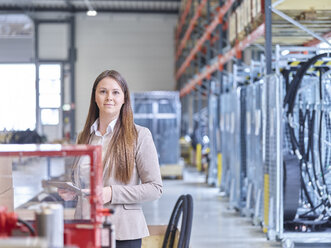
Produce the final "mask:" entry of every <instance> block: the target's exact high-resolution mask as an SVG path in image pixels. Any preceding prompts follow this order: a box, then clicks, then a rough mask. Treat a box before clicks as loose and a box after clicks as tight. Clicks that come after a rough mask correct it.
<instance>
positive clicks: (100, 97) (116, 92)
mask: <svg viewBox="0 0 331 248" xmlns="http://www.w3.org/2000/svg"><path fill="white" fill-rule="evenodd" d="M95 102H96V104H97V105H98V107H99V114H100V116H102V115H105V116H107V115H108V116H110V117H111V118H112V119H115V118H117V117H118V116H119V114H120V111H121V107H122V105H123V104H124V92H123V91H122V89H121V87H120V85H119V84H118V83H117V82H116V80H115V79H113V78H111V77H105V78H104V79H102V80H101V81H100V82H99V84H98V86H97V88H96V91H95Z"/></svg>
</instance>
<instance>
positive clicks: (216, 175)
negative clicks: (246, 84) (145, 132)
mask: <svg viewBox="0 0 331 248" xmlns="http://www.w3.org/2000/svg"><path fill="white" fill-rule="evenodd" d="M244 2H245V0H242V1H240V0H239V1H236V0H220V1H212V0H199V1H194V0H188V1H186V4H185V6H184V7H183V11H182V15H180V22H179V24H178V28H177V30H176V80H177V89H178V90H180V97H181V101H182V102H183V103H185V104H183V106H185V107H184V108H183V113H185V112H189V109H188V108H189V103H192V102H193V104H192V105H193V113H195V117H196V116H197V115H198V118H196V119H198V125H201V123H203V124H204V122H206V123H209V126H208V127H209V128H208V136H209V137H210V143H209V147H210V156H209V157H210V162H209V168H208V171H207V178H208V183H209V184H210V185H217V186H220V187H221V191H222V188H223V187H224V192H225V194H227V195H229V196H230V206H231V205H232V206H233V207H235V208H238V209H239V210H240V211H241V210H243V209H242V208H243V207H244V212H242V213H243V214H246V215H249V214H251V213H252V209H251V206H250V205H249V204H246V205H244V204H242V203H243V202H240V200H239V201H238V199H235V200H234V201H231V197H232V196H233V195H240V194H237V193H238V192H237V191H238V190H239V188H238V187H242V186H243V185H240V184H238V182H231V180H228V179H229V175H231V173H234V172H233V171H234V170H235V169H233V168H227V167H228V164H224V165H222V162H221V161H222V160H223V161H224V162H225V163H227V162H226V161H229V160H231V158H228V157H227V156H226V152H229V151H228V150H227V151H225V150H221V147H222V145H221V144H222V143H224V139H227V140H229V139H234V138H233V134H231V129H232V128H231V126H232V125H234V123H235V121H232V117H231V113H234V110H232V109H231V107H233V105H234V104H238V101H233V98H234V97H233V96H232V97H231V94H228V93H227V92H228V91H232V93H234V92H235V89H236V87H237V86H239V85H233V83H232V82H233V80H234V79H233V77H234V76H232V75H231V72H233V71H231V70H234V69H233V68H235V67H236V66H237V67H241V66H244V64H243V51H244V50H245V49H246V48H247V47H249V46H251V47H252V46H253V45H254V46H256V47H257V49H256V50H258V49H260V51H263V52H264V54H262V56H261V57H262V60H261V61H262V62H260V63H261V64H260V66H261V67H262V69H261V73H260V74H262V75H264V84H263V85H262V84H261V87H260V90H261V92H263V93H262V94H261V95H262V99H260V100H261V104H262V105H264V106H263V109H262V112H263V113H262V116H265V119H264V120H262V122H264V124H263V125H264V126H263V128H262V127H261V129H263V133H264V135H263V136H264V137H262V139H263V142H264V152H263V153H264V154H263V156H264V157H263V159H264V162H267V164H265V165H264V166H263V174H264V175H262V176H263V179H261V180H262V182H263V186H264V187H263V192H262V193H261V192H260V197H259V199H257V200H258V201H263V206H264V207H263V209H261V208H255V209H253V212H257V213H258V214H256V213H255V214H254V218H257V219H259V218H262V220H257V219H255V220H253V221H254V222H256V223H255V224H259V223H257V222H258V221H262V224H263V227H264V228H263V231H264V232H266V233H267V236H268V238H269V239H282V238H284V237H285V236H283V231H282V221H281V213H278V214H276V215H272V212H274V211H276V212H277V211H279V209H277V206H278V205H279V204H280V203H282V199H281V197H282V196H281V195H280V193H279V192H278V191H277V190H279V187H278V186H279V185H278V184H279V183H280V182H281V179H279V178H278V179H277V177H279V176H281V173H279V172H276V171H275V169H277V168H281V165H282V163H283V161H282V157H281V156H280V155H279V156H277V157H275V158H274V157H273V156H272V154H271V153H273V152H276V153H277V154H280V153H281V149H282V147H281V141H280V140H281V137H282V128H281V124H280V123H281V119H280V116H281V111H282V110H281V108H282V107H281V104H280V102H281V101H282V99H281V97H282V95H281V92H280V86H279V84H280V83H279V82H280V79H279V75H278V74H279V71H277V65H273V63H275V62H274V61H275V56H273V44H278V43H280V44H281V45H285V44H286V45H304V46H313V45H316V44H317V41H318V42H325V43H326V44H329V45H330V43H328V41H327V38H329V37H331V32H330V31H331V30H330V27H331V18H330V16H329V17H326V16H323V6H326V7H325V9H327V8H328V4H327V1H325V0H322V1H318V2H314V3H312V2H309V1H304V0H303V1H301V2H300V4H299V5H298V3H295V1H288V0H257V1H255V0H253V1H251V3H252V2H255V3H257V2H259V3H261V13H260V14H261V15H260V17H261V18H260V21H258V22H255V23H254V25H252V28H251V31H249V30H250V29H249V28H248V31H247V30H245V32H246V33H245V36H244V37H238V36H237V39H236V40H235V41H232V43H231V41H229V34H228V32H227V30H228V27H229V26H230V15H231V13H234V12H236V11H237V9H238V7H242V8H244V6H240V4H242V5H244V4H243V3H244ZM215 4H217V5H218V6H215ZM307 4H316V6H318V7H317V8H318V9H319V10H318V11H315V12H314V11H311V12H309V11H308V12H309V13H308V12H304V13H303V15H309V14H313V15H315V16H314V18H315V22H314V21H311V20H309V18H308V19H303V21H302V22H303V23H304V24H305V25H302V24H301V23H300V21H297V20H301V19H300V18H301V17H300V16H297V15H298V14H300V15H301V14H302V13H299V12H298V10H297V7H298V6H302V5H305V6H308V5H307ZM286 8H288V9H289V10H287V9H286ZM236 14H237V13H236ZM251 17H252V16H251ZM251 21H252V20H251ZM272 23H273V25H272ZM288 23H290V24H291V25H292V26H291V27H289V26H288ZM316 23H318V24H319V25H315V24H316ZM284 26H286V28H284ZM307 27H308V28H307ZM316 27H319V28H316ZM311 29H312V30H311ZM292 33H293V34H292ZM291 34H292V35H293V36H292V37H290V38H291V39H292V40H290V39H284V40H285V41H284V42H283V43H282V38H287V37H286V36H289V35H291ZM296 36H297V37H298V38H296ZM272 39H274V42H273V40H272ZM261 44H264V47H262V46H261ZM330 46H331V45H330ZM233 64H235V66H232V65H233ZM275 67H276V74H275V73H273V71H274V69H273V68H275ZM277 73H278V74H277ZM250 81H251V83H252V82H253V80H252V78H250ZM275 92H278V93H279V94H276V95H275ZM221 95H222V97H221ZM215 98H216V99H218V100H216V101H215ZM239 98H240V97H239ZM229 101H230V102H231V103H233V105H231V106H230V107H229V106H224V102H227V103H228V102H229ZM215 102H217V103H215ZM239 104H240V101H239ZM227 105H228V104H227ZM205 107H207V109H208V115H207V117H206V116H204V118H203V117H202V116H201V115H200V114H199V113H201V112H202V111H201V110H202V109H205ZM276 109H280V110H279V111H278V112H277V111H276ZM260 111H261V110H260ZM271 112H273V113H274V114H275V116H273V117H272V118H271V117H268V116H269V115H270V113H271ZM220 114H221V115H224V116H223V117H224V118H220ZM261 118H262V117H261ZM187 119H188V118H186V120H184V119H183V121H188V122H189V121H190V120H187ZM232 122H233V123H232ZM189 124H191V123H185V126H190V125H189ZM236 125H238V124H236ZM241 125H246V123H243V124H241ZM191 126H192V125H191ZM271 127H272V128H273V129H274V132H275V133H274V134H273V136H271V135H269V136H268V130H267V128H269V129H270V128H271ZM236 128H237V127H236ZM189 130H190V129H187V128H186V129H185V130H183V131H186V132H187V131H189ZM236 130H239V129H236ZM198 132H201V130H199V129H198ZM221 132H222V134H224V133H225V134H226V137H225V136H222V137H220V133H221ZM185 134H187V133H182V135H185ZM231 135H232V136H231ZM242 135H243V133H242ZM198 136H199V138H200V142H202V138H203V137H202V136H203V135H202V132H201V133H200V134H198ZM214 137H216V138H214ZM276 137H277V138H276ZM232 143H233V142H232V141H230V140H229V142H228V144H229V146H231V147H233V144H232ZM234 143H235V142H234ZM223 147H224V146H223ZM229 149H231V148H229ZM240 149H241V150H244V151H245V147H240ZM196 153H197V154H198V155H197V158H198V159H200V158H201V143H200V144H198V145H197V149H196ZM199 153H200V154H199ZM222 153H223V155H222ZM222 156H223V159H220V158H222ZM267 160H268V161H267ZM236 163H239V162H238V161H236ZM241 163H246V162H245V161H242V162H241ZM196 164H197V165H198V166H197V168H198V170H201V165H200V164H199V161H196ZM241 166H243V168H245V164H242V165H241ZM231 170H232V172H231ZM222 174H223V175H222ZM233 185H236V186H235V187H234V186H233ZM248 186H249V185H248ZM231 191H233V192H236V193H231ZM277 192H278V193H277ZM247 195H248V194H247ZM240 197H242V195H241V196H240ZM277 197H278V198H277ZM275 216H276V217H275ZM279 221H280V222H281V223H278V222H279Z"/></svg>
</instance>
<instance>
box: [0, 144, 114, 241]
mask: <svg viewBox="0 0 331 248" xmlns="http://www.w3.org/2000/svg"><path fill="white" fill-rule="evenodd" d="M0 172H1V173H0V182H1V183H0V187H1V191H0V193H1V194H0V206H1V207H0V246H3V245H1V244H6V245H4V246H6V247H14V246H10V245H9V241H11V243H15V242H20V243H22V242H25V241H26V242H27V243H25V245H27V244H28V243H29V242H30V243H31V239H29V238H28V237H27V236H34V237H35V236H38V237H40V239H41V240H43V242H44V243H42V242H41V244H44V245H45V244H46V246H43V245H40V246H38V247H67V246H68V247H69V246H70V247H115V240H114V238H113V234H114V232H113V230H112V226H111V224H110V222H109V218H108V217H107V216H110V215H111V213H110V212H111V211H110V210H109V209H103V204H102V187H103V184H102V165H101V147H100V146H90V145H62V146H61V145H48V144H43V145H34V144H31V145H0ZM60 189H61V190H62V191H63V190H66V191H65V193H67V194H69V196H70V197H69V198H66V197H64V196H63V195H62V197H60V196H59V192H60ZM62 198H64V199H66V200H63V199H62ZM17 236H24V238H22V237H20V238H19V239H18V238H17ZM18 240H19V241H18ZM22 240H23V241H22ZM24 240H25V241H24ZM45 242H46V243H45ZM59 242H60V243H59ZM30 243H29V244H30ZM29 247H30V246H29ZM31 247H37V246H33V245H31Z"/></svg>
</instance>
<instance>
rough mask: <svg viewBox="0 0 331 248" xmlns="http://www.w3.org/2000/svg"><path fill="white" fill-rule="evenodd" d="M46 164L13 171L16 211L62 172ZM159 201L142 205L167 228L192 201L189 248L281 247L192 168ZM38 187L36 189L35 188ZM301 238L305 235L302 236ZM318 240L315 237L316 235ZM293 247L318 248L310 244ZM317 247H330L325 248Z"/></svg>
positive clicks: (168, 185)
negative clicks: (187, 197) (183, 199)
mask: <svg viewBox="0 0 331 248" xmlns="http://www.w3.org/2000/svg"><path fill="white" fill-rule="evenodd" d="M46 162H47V161H46V160H45V159H41V160H38V159H37V160H35V159H32V160H29V162H28V163H27V164H26V165H19V166H16V168H14V169H13V178H14V180H13V181H14V186H15V207H17V206H20V205H21V204H22V203H24V202H26V201H27V200H29V199H30V198H32V197H33V196H35V195H36V194H38V193H39V192H40V190H41V185H40V181H41V180H42V179H47V178H48V177H49V176H58V175H60V174H62V173H63V172H64V165H63V161H62V160H61V159H54V160H52V164H53V163H54V164H55V165H56V166H55V168H52V170H51V175H49V171H47V169H46V168H47V163H46ZM163 183H164V187H163V192H164V193H163V196H162V197H161V199H159V200H157V201H154V202H148V203H144V204H143V209H144V213H145V216H146V220H147V223H148V224H149V225H162V224H163V225H167V224H168V221H169V219H170V215H171V212H172V210H173V207H174V205H175V203H176V201H177V199H178V197H179V196H180V195H182V194H191V195H192V196H193V200H194V211H193V213H194V214H193V225H192V233H191V242H190V247H191V248H209V247H210V248H218V247H222V248H223V247H224V248H253V247H254V248H271V247H282V246H281V243H280V242H272V241H267V239H266V236H265V234H263V232H262V230H261V227H259V226H253V225H252V221H251V219H250V218H244V217H241V216H240V214H239V213H238V212H236V211H235V210H230V209H229V208H228V206H229V203H228V202H229V201H228V199H227V198H224V197H221V196H220V194H219V189H218V188H215V187H209V186H208V185H207V184H205V176H204V174H202V173H199V172H197V171H196V170H194V169H193V168H186V169H185V170H184V175H183V180H164V181H163ZM33 185H35V186H38V187H34V186H33ZM302 235H304V233H302ZM316 235H317V238H318V235H319V234H318V233H316ZM295 247H317V246H316V245H312V244H305V245H304V246H299V245H297V244H296V245H295ZM318 247H331V246H330V244H329V245H327V246H323V245H322V246H320V245H318Z"/></svg>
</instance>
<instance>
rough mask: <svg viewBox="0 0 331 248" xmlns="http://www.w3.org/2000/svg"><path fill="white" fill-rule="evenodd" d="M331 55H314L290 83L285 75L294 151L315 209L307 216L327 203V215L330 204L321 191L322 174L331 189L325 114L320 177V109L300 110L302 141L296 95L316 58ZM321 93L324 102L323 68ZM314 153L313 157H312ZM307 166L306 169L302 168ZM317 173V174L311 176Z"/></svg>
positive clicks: (285, 100)
mask: <svg viewBox="0 0 331 248" xmlns="http://www.w3.org/2000/svg"><path fill="white" fill-rule="evenodd" d="M327 56H330V54H329V53H323V54H319V55H316V56H314V57H312V58H310V59H309V60H308V61H306V62H305V63H303V64H302V66H301V67H300V68H299V69H298V70H297V72H296V73H295V76H294V78H293V80H292V81H291V83H290V84H288V80H289V72H283V76H284V78H285V83H286V95H285V97H284V102H283V104H284V108H285V107H287V111H286V116H287V119H288V123H287V125H288V128H289V134H290V142H291V145H292V149H293V152H294V153H295V154H296V155H297V158H298V159H299V160H300V163H299V164H300V167H301V168H300V170H301V171H300V176H301V179H300V180H301V185H302V190H303V193H304V195H305V196H306V199H307V201H308V202H309V204H310V207H311V210H310V211H308V212H306V213H304V214H302V215H300V216H301V217H305V216H306V215H307V214H308V213H311V212H315V211H316V210H317V209H318V208H319V207H321V206H324V211H323V213H325V214H326V211H325V207H327V206H330V202H328V201H327V200H324V199H323V198H322V197H323V192H321V188H320V187H321V186H320V182H321V181H320V179H319V178H320V177H322V183H323V184H324V188H325V191H326V192H327V187H325V186H326V182H325V175H324V170H323V165H322V154H321V153H322V152H321V130H322V114H323V111H321V114H320V118H319V128H318V133H319V136H318V151H319V153H318V156H319V162H320V163H319V165H320V171H321V173H320V174H321V175H320V176H319V175H318V174H317V173H318V172H317V170H316V159H315V154H314V142H315V139H314V129H315V119H316V110H315V109H313V110H312V111H311V112H310V110H309V109H307V110H306V113H305V114H303V112H302V110H301V109H300V110H299V141H298V140H297V138H296V135H295V130H294V124H293V122H294V116H293V114H294V112H293V111H294V106H295V103H296V98H297V94H298V90H299V88H300V85H301V83H302V79H303V77H304V76H305V75H307V71H308V69H309V68H310V66H311V65H313V64H314V63H315V62H316V61H318V60H319V59H321V58H323V57H327ZM319 72H320V74H319V93H320V94H319V96H320V102H322V99H323V96H322V70H321V69H320V70H319ZM306 120H307V121H308V127H307V128H308V142H307V148H305V142H304V140H305V122H306ZM310 156H311V157H310ZM309 159H311V162H312V172H311V170H310V169H309V168H308V161H310V160H309ZM302 168H304V170H303V169H302ZM303 173H305V175H306V176H307V177H308V180H309V185H311V187H312V189H313V191H314V192H315V193H316V195H317V196H318V198H319V199H320V201H321V202H320V203H319V204H317V206H314V204H313V201H312V197H311V195H310V193H309V191H308V189H307V184H306V182H305V178H304V175H303ZM311 174H313V175H311ZM327 194H328V192H327Z"/></svg>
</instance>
